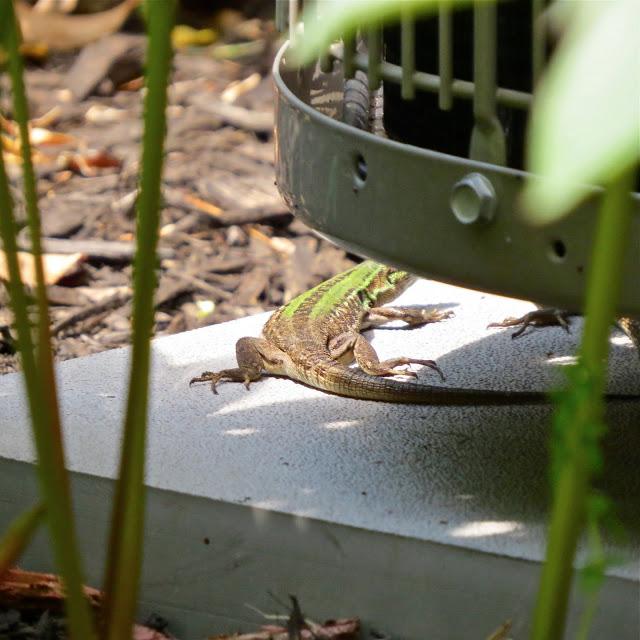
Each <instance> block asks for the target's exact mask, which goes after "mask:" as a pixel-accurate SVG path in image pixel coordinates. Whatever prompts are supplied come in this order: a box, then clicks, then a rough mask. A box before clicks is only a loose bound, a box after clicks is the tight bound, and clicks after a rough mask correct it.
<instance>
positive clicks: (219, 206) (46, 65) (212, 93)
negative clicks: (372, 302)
mask: <svg viewBox="0 0 640 640" xmlns="http://www.w3.org/2000/svg"><path fill="white" fill-rule="evenodd" d="M239 24H241V25H242V27H241V32H242V29H244V32H243V33H247V34H249V35H251V40H250V41H248V42H241V43H240V44H244V45H246V44H250V45H253V49H248V50H247V51H246V52H245V53H247V54H248V55H245V56H244V57H242V58H238V59H227V57H228V56H229V55H234V56H235V55H237V52H234V50H233V49H229V46H230V45H231V46H233V44H234V43H236V44H237V40H238V38H237V37H235V38H231V39H230V40H229V43H227V42H225V41H222V42H218V43H216V44H215V45H212V46H211V47H207V48H199V49H189V50H185V51H183V52H178V53H176V55H175V58H174V62H173V73H172V77H171V83H170V86H169V90H168V91H169V107H168V110H167V115H168V132H167V139H166V145H165V157H166V162H165V167H164V178H163V201H164V203H163V207H162V215H161V220H162V223H161V232H160V236H161V237H160V244H159V272H158V273H159V286H158V290H157V294H156V316H155V335H156V336H160V335H167V334H172V333H177V332H180V331H185V330H189V329H194V328H197V327H202V326H205V325H208V324H213V323H217V322H223V321H226V320H233V319H235V318H240V317H242V316H246V315H249V314H254V313H258V312H261V311H265V310H269V309H274V308H277V307H278V306H279V305H281V304H283V303H286V302H288V301H289V300H291V299H292V298H293V297H295V296H296V295H297V294H299V293H301V292H302V291H305V290H306V289H308V288H309V287H311V286H313V285H314V284H316V283H318V282H319V281H321V280H323V279H325V278H327V277H330V276H332V275H334V274H335V273H338V272H340V271H342V270H344V269H346V268H348V267H349V266H351V265H352V264H354V260H353V259H352V257H351V256H348V255H347V254H345V252H344V251H343V250H341V249H338V248H336V247H334V246H332V245H330V244H328V243H327V242H325V241H323V240H321V239H319V238H317V237H316V236H315V235H313V233H312V232H311V231H310V230H309V229H308V228H307V227H305V226H304V225H303V224H302V223H300V222H299V221H297V220H294V219H293V218H292V216H291V214H290V213H289V211H288V210H287V208H286V206H285V204H284V202H283V201H282V198H281V197H280V195H279V193H278V191H277V187H276V186H275V177H274V146H273V131H272V127H273V86H272V79H271V77H270V69H271V64H272V61H273V56H274V54H275V51H276V49H277V36H276V33H275V31H274V27H273V24H272V23H271V22H269V21H265V20H259V19H252V20H243V21H241V22H240V23H239ZM235 28H236V32H237V29H238V27H237V25H236V27H235ZM245 38H246V36H245ZM224 47H226V49H225V48H224ZM144 48H145V41H144V38H143V37H142V36H141V35H136V34H122V33H121V34H116V35H114V36H110V37H108V38H106V39H103V40H102V41H100V42H98V43H94V44H92V45H88V46H87V47H85V48H84V49H83V50H81V51H80V52H79V53H77V52H76V53H70V54H64V55H62V54H56V55H52V56H50V57H48V58H47V59H46V60H45V61H44V62H43V63H41V64H31V65H29V67H28V70H27V73H26V82H27V90H28V97H29V101H30V107H31V114H32V118H33V119H34V120H33V124H34V125H37V126H38V127H40V128H41V129H43V130H44V131H45V133H43V134H41V136H42V137H43V138H44V142H38V143H36V144H35V145H34V146H35V153H34V157H35V165H36V171H37V175H38V182H37V188H38V194H39V198H40V208H41V216H42V228H43V235H44V248H45V252H46V253H47V254H51V255H49V256H47V257H48V258H51V260H50V261H49V260H48V261H47V271H48V272H50V279H51V284H49V285H48V293H49V302H50V305H51V328H52V333H53V335H54V340H53V344H54V350H55V355H56V358H57V359H58V360H65V359H68V358H74V357H78V356H84V355H88V354H91V353H97V352H99V351H103V350H106V349H112V348H116V347H122V346H125V345H127V344H129V341H130V332H131V329H130V312H131V288H130V287H131V274H132V257H133V250H134V243H133V241H134V232H135V200H136V190H137V184H138V177H139V158H140V142H141V136H142V109H143V104H142V99H143V83H142V78H141V75H140V74H141V70H142V65H143V56H144ZM241 53H242V51H241ZM2 82H4V83H5V84H6V82H7V80H6V78H5V79H4V80H3V81H2ZM3 96H4V97H3V99H2V101H0V108H1V112H2V113H3V114H5V115H8V116H9V117H10V116H11V105H10V102H9V98H8V96H9V93H8V92H6V91H5V92H4V93H3ZM4 128H5V133H6V134H7V136H8V137H9V138H11V135H12V123H11V121H9V122H5V127H4ZM5 158H6V160H7V167H8V171H9V173H10V177H11V179H12V186H13V187H14V189H13V193H14V197H15V198H16V202H17V204H18V207H17V208H18V214H19V215H20V210H21V208H22V207H21V206H20V199H21V194H20V188H19V187H20V177H19V176H20V171H19V167H18V164H17V163H16V160H15V156H14V158H11V154H10V153H8V154H5ZM21 220H22V221H23V224H24V214H22V215H21ZM19 238H20V244H21V246H22V247H23V248H25V249H28V247H29V240H28V235H27V234H26V229H23V230H22V231H21V232H20V235H19ZM0 267H1V265H0ZM7 303H8V299H7V294H6V292H5V290H4V288H0V373H4V372H8V371H13V370H15V369H16V367H17V357H16V356H15V354H14V353H13V349H14V344H13V340H12V334H11V331H10V329H9V327H10V325H11V317H10V314H9V311H8V308H7V307H8V304H7Z"/></svg>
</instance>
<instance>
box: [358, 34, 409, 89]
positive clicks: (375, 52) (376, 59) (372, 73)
mask: <svg viewBox="0 0 640 640" xmlns="http://www.w3.org/2000/svg"><path fill="white" fill-rule="evenodd" d="M367 47H368V49H369V65H368V69H367V76H368V80H369V91H376V90H377V89H379V88H380V84H381V81H382V76H381V63H382V29H380V27H379V26H378V25H375V26H371V27H369V28H368V29H367ZM401 73H402V72H401Z"/></svg>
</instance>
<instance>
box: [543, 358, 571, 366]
mask: <svg viewBox="0 0 640 640" xmlns="http://www.w3.org/2000/svg"><path fill="white" fill-rule="evenodd" d="M547 362H548V363H549V364H555V365H557V366H558V367H569V366H571V365H574V364H576V363H577V362H578V359H577V357H576V356H552V357H551V358H548V359H547Z"/></svg>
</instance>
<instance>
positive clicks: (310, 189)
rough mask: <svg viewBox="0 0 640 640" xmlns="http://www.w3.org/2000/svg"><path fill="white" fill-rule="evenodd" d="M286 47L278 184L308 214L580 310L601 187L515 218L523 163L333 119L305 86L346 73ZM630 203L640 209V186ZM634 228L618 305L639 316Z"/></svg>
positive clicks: (359, 240)
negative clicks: (326, 70) (480, 158)
mask: <svg viewBox="0 0 640 640" xmlns="http://www.w3.org/2000/svg"><path fill="white" fill-rule="evenodd" d="M286 55H287V54H286V45H285V46H284V47H283V49H282V50H281V51H280V53H279V54H278V56H277V58H276V61H275V64H274V78H275V85H276V91H277V117H276V138H277V145H276V149H277V151H276V171H277V181H278V186H279V189H280V191H281V193H282V194H283V196H284V198H285V200H286V201H287V203H288V205H289V206H290V207H291V210H292V211H293V212H294V213H295V214H296V215H297V216H299V217H300V218H301V219H302V220H303V221H304V222H306V223H307V224H309V225H310V226H311V227H313V228H314V229H316V230H317V231H319V232H320V233H321V234H323V235H325V236H327V237H330V238H331V239H333V240H334V241H335V242H337V243H339V244H341V245H342V246H345V247H347V248H349V249H351V250H352V251H354V252H356V253H359V254H361V255H366V256H370V257H372V258H374V259H377V260H380V261H382V262H386V263H389V264H394V265H397V266H399V267H401V268H405V269H408V270H410V271H413V272H414V273H417V274H420V275H422V276H425V277H433V278H436V279H438V280H442V281H445V282H451V283H454V284H461V285H464V286H468V287H472V288H477V289H482V290H486V291H492V292H497V293H502V294H506V295H511V296H515V297H520V298H524V299H530V300H535V301H537V302H540V303H543V304H551V305H556V306H559V307H562V308H568V309H581V308H582V299H583V291H584V286H585V279H586V271H587V269H588V263H589V256H590V253H591V238H592V233H593V228H594V223H595V219H596V215H597V210H598V202H597V196H598V194H599V193H600V191H599V190H598V189H595V188H594V191H593V193H594V196H595V197H592V198H591V199H590V200H588V201H587V202H585V203H584V204H583V206H582V207H581V208H580V210H578V211H576V212H575V213H574V214H573V215H571V216H569V217H568V218H566V219H564V220H562V221H560V222H558V223H556V224H554V225H551V226H547V227H544V228H532V227H530V226H529V225H527V224H526V223H525V222H524V220H523V219H522V217H521V216H520V215H518V213H519V210H518V195H519V192H520V189H521V186H522V183H523V180H524V178H525V176H526V174H525V173H524V172H521V171H516V170H513V169H508V168H504V167H499V166H496V165H492V164H485V163H482V162H477V161H473V160H466V159H464V158H458V157H454V156H450V155H446V154H442V153H437V152H433V151H429V150H426V149H420V148H417V147H413V146H410V145H406V144H401V143H398V142H395V141H392V140H388V139H385V138H381V137H378V136H374V135H372V134H370V133H367V132H364V131H360V130H358V129H355V128H353V127H349V126H347V125H345V124H343V123H341V122H338V121H336V120H332V119H331V118H329V117H327V116H325V115H323V114H321V113H319V112H317V111H316V110H315V109H313V108H312V107H311V106H309V104H307V103H308V94H309V90H310V88H311V87H312V86H313V88H314V90H315V89H318V88H322V89H325V90H326V91H328V92H332V91H333V92H338V93H339V92H341V90H342V77H341V75H340V74H339V73H333V74H331V75H330V76H318V77H315V78H314V77H313V73H312V71H311V70H306V71H303V72H300V71H296V70H293V69H287V64H286ZM397 68H398V69H399V67H397ZM383 70H384V64H383ZM416 75H417V74H416ZM383 77H384V72H383ZM435 77H437V76H435ZM321 82H327V83H329V84H327V85H326V86H323V85H321V84H319V83H321ZM330 83H333V85H332V84H330ZM469 84H471V83H469ZM454 87H455V81H454ZM454 93H455V90H454ZM498 95H499V94H498ZM469 174H479V175H480V176H482V178H483V179H482V180H479V179H478V178H477V177H474V176H471V177H469ZM487 184H488V185H490V187H491V188H490V189H489V188H488V187H486V185H487ZM485 187H486V188H485ZM491 190H493V193H494V194H495V196H494V197H492V196H491ZM634 207H635V211H636V212H637V213H640V197H639V196H638V195H637V194H635V195H634ZM456 208H457V209H458V213H455V212H454V210H455V209H456ZM486 211H490V213H491V215H490V216H487V215H486ZM460 217H461V218H462V220H463V221H461V220H460ZM632 233H633V236H634V238H635V242H634V244H633V246H634V247H635V248H636V251H635V252H634V251H631V252H630V255H629V258H628V260H627V264H626V274H625V279H624V283H623V289H622V297H621V309H620V310H621V312H625V313H630V314H640V285H639V283H640V264H639V262H638V259H637V247H638V244H639V243H638V239H640V220H639V219H638V217H637V216H635V218H634V220H633V223H632Z"/></svg>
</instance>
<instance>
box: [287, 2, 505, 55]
mask: <svg viewBox="0 0 640 640" xmlns="http://www.w3.org/2000/svg"><path fill="white" fill-rule="evenodd" d="M492 1H493V0H476V2H479V3H485V2H492ZM470 3H471V0H448V2H447V4H448V5H449V6H454V5H459V6H460V5H468V4H470ZM441 5H442V1H438V0H368V1H367V2H364V1H363V0H323V2H320V3H313V4H310V6H309V7H308V8H307V9H305V11H304V14H303V21H304V25H305V30H304V38H300V39H299V41H298V42H297V43H296V48H295V50H294V52H293V60H294V62H295V63H297V64H307V63H308V62H310V61H311V60H312V59H313V58H314V57H316V56H318V55H320V54H321V53H322V52H323V51H324V50H325V49H326V47H327V46H328V45H329V44H331V42H332V41H333V40H336V39H337V38H341V37H348V36H351V35H353V34H354V33H355V32H356V29H358V27H366V26H369V25H372V24H376V23H379V22H386V23H389V22H393V21H397V20H399V19H400V13H401V12H408V13H413V14H415V15H418V14H427V13H434V12H435V11H437V10H438V7H440V6H441Z"/></svg>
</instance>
